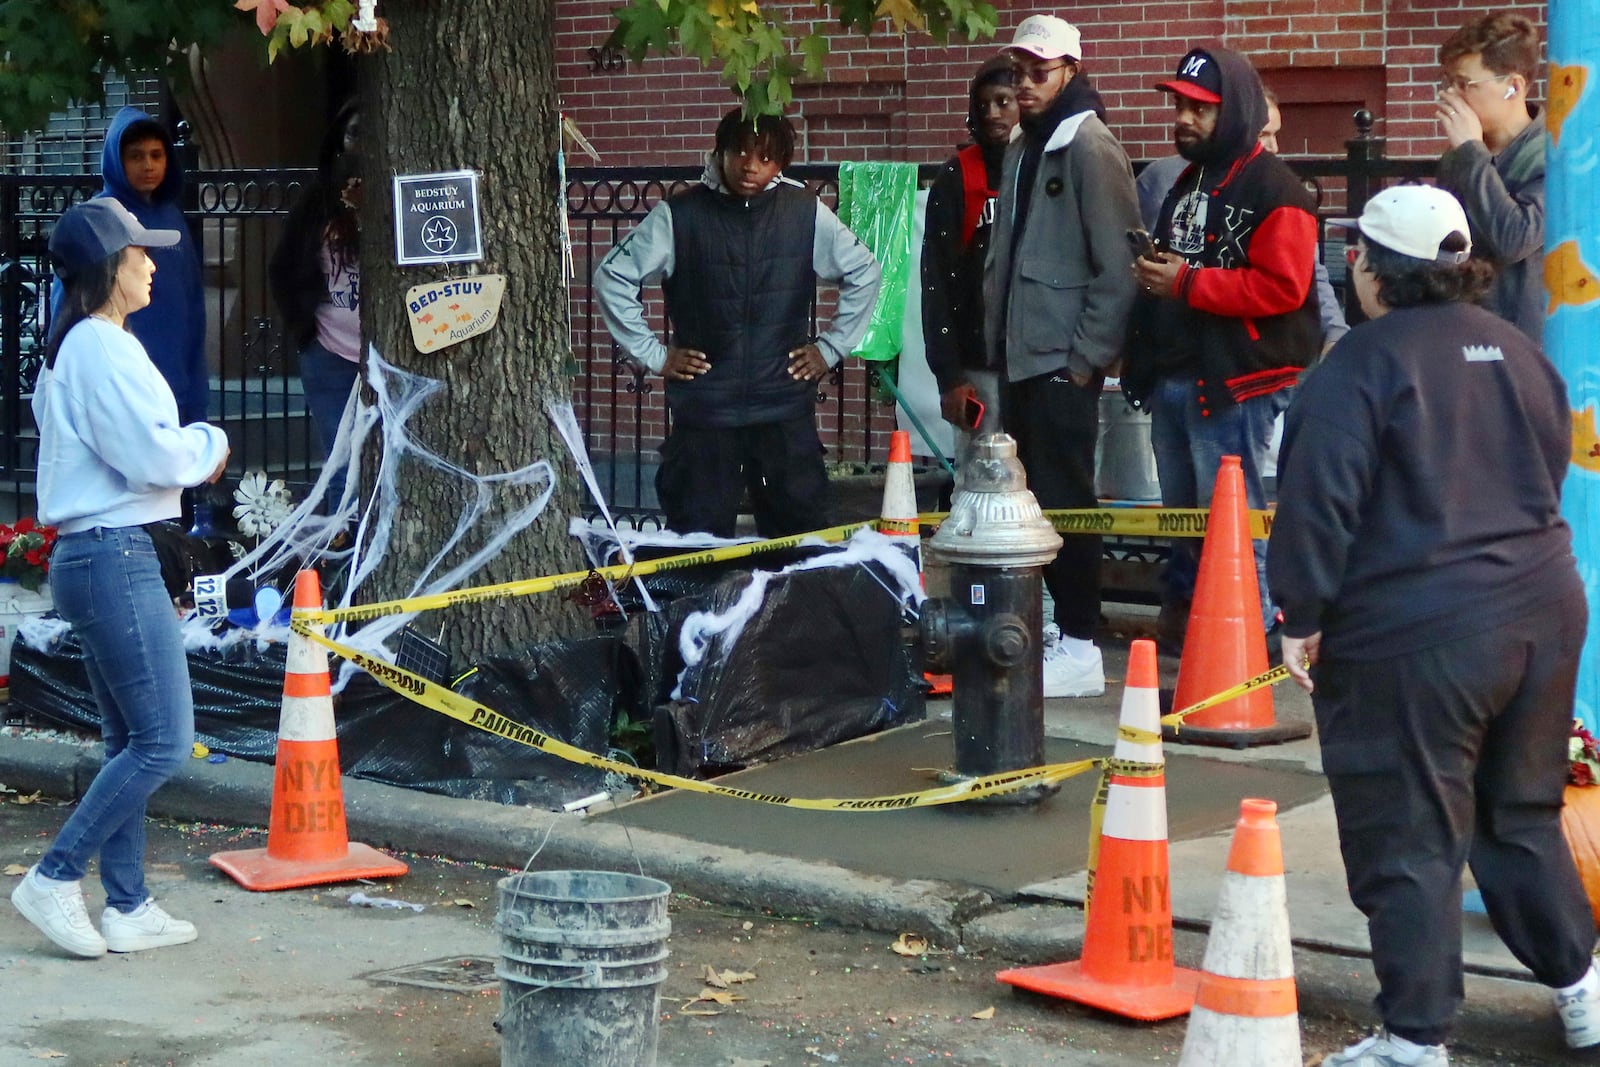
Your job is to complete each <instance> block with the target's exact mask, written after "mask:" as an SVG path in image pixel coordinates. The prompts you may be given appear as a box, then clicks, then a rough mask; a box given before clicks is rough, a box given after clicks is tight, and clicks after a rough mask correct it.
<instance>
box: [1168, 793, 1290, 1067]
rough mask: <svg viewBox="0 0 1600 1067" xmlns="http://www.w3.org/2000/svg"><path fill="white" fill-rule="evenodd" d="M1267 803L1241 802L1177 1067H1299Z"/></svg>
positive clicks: (1277, 860) (1279, 874) (1276, 845)
mask: <svg viewBox="0 0 1600 1067" xmlns="http://www.w3.org/2000/svg"><path fill="white" fill-rule="evenodd" d="M1277 810H1278V805H1276V804H1274V803H1273V802H1272V801H1270V800H1250V799H1246V800H1242V801H1240V802H1239V822H1238V824H1237V825H1235V826H1234V829H1233V845H1232V847H1231V848H1230V849H1229V850H1228V870H1227V873H1225V874H1224V875H1223V876H1222V891H1221V892H1220V893H1219V894H1218V899H1217V913H1216V916H1215V918H1214V919H1213V920H1212V923H1211V936H1210V937H1209V938H1207V940H1206V958H1205V963H1204V965H1203V966H1202V968H1201V970H1202V971H1203V972H1204V973H1203V974H1202V975H1201V977H1200V989H1199V991H1198V992H1197V993H1196V994H1195V1000H1194V1012H1193V1014H1191V1015H1190V1016H1189V1033H1188V1035H1187V1036H1186V1037H1185V1038H1184V1042H1183V1056H1182V1058H1181V1059H1180V1060H1179V1061H1178V1064H1179V1067H1213V1065H1215V1064H1219V1063H1226V1064H1229V1065H1231V1067H1300V1064H1301V1062H1302V1060H1301V1058H1300V1014H1299V1003H1298V999H1297V996H1296V993H1295V985H1294V957H1293V953H1292V949H1291V948H1290V944H1289V910H1288V904H1287V900H1286V898H1285V895H1284V884H1283V842H1282V840H1281V839H1280V838H1279V836H1278V821H1277V819H1275V818H1274V817H1273V816H1274V814H1275V813H1276V812H1277Z"/></svg>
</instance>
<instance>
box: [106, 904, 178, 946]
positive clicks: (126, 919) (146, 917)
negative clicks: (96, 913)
mask: <svg viewBox="0 0 1600 1067" xmlns="http://www.w3.org/2000/svg"><path fill="white" fill-rule="evenodd" d="M100 929H101V930H102V931H104V933H105V935H106V947H107V948H109V949H110V950H111V951H112V952H142V951H144V950H145V949H147V948H166V947H167V946H169V945H186V944H188V943H189V942H190V941H193V940H194V939H195V938H197V937H199V936H200V932H199V931H198V930H196V929H195V928H194V923H192V922H186V921H185V920H183V919H174V918H173V917H172V916H170V915H168V914H167V913H166V912H165V911H163V910H162V908H161V905H160V904H157V903H156V902H155V900H153V899H146V900H145V902H144V903H143V904H140V905H139V906H138V907H137V908H135V909H134V910H132V911H127V912H123V911H118V910H117V909H116V908H107V909H106V910H105V914H104V915H101V916H100Z"/></svg>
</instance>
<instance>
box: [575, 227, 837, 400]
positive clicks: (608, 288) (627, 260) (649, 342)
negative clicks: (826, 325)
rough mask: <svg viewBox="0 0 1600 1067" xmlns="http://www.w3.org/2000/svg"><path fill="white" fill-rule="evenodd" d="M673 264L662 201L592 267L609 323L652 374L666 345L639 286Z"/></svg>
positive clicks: (665, 272)
mask: <svg viewBox="0 0 1600 1067" xmlns="http://www.w3.org/2000/svg"><path fill="white" fill-rule="evenodd" d="M673 266H674V264H673V236H672V209H671V208H669V207H668V206H667V205H666V203H665V202H664V201H663V202H662V203H659V204H657V205H656V206H655V207H654V208H653V209H651V211H650V214H648V215H646V216H645V217H644V221H643V222H641V223H639V225H638V226H636V227H634V229H633V232H632V233H630V234H628V236H627V237H624V238H623V239H622V241H621V242H619V243H618V244H617V245H615V246H614V247H613V248H612V249H611V251H609V252H607V253H606V257H605V258H604V259H602V260H601V261H600V266H598V267H596V268H595V272H594V295H595V296H596V297H597V298H598V299H599V301H600V314H601V315H602V316H603V317H604V318H605V320H606V328H607V329H609V330H610V331H611V336H612V337H614V338H616V341H617V344H619V345H621V346H622V350H623V351H624V352H626V353H627V354H628V355H629V356H630V357H632V358H633V359H636V360H638V361H639V362H640V363H642V364H643V365H644V366H645V368H646V369H648V370H649V371H650V373H652V374H660V373H661V368H662V367H664V366H665V365H666V362H667V348H666V346H665V345H663V344H662V343H661V339H660V338H659V337H657V336H656V335H655V332H654V331H653V330H651V329H650V324H649V322H647V321H646V320H645V316H644V300H643V298H642V295H641V290H642V289H643V288H644V287H645V285H647V284H649V283H651V282H657V281H660V280H661V279H662V278H668V277H671V276H672V269H673ZM843 304H844V301H843V299H842V298H841V300H840V306H841V307H842V306H843Z"/></svg>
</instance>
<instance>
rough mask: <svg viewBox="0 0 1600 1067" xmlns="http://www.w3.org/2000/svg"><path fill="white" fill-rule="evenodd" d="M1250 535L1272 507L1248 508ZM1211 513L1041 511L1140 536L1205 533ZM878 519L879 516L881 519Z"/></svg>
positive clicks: (1087, 527) (1066, 523)
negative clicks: (1267, 509) (1251, 509)
mask: <svg viewBox="0 0 1600 1067" xmlns="http://www.w3.org/2000/svg"><path fill="white" fill-rule="evenodd" d="M1248 514H1249V517H1250V536H1251V537H1252V538H1255V539H1257V540H1265V539H1266V538H1267V537H1269V536H1271V534H1272V517H1273V512H1271V511H1250V512H1249V513H1248ZM1210 515H1211V513H1210V512H1209V511H1207V510H1206V509H1204V508H1151V507H1120V508H1054V509H1051V510H1048V511H1046V512H1045V513H1044V517H1045V518H1047V519H1049V520H1050V524H1051V525H1052V526H1054V527H1055V528H1056V531H1057V532H1058V533H1064V534H1073V533H1090V534H1132V535H1136V536H1143V537H1204V536H1205V535H1206V521H1207V520H1208V519H1209V518H1210ZM949 517H950V513H949V512H947V511H928V512H923V513H922V514H921V515H918V516H917V519H918V521H919V523H921V524H922V525H926V526H937V525H938V524H939V523H941V522H943V521H944V520H945V519H947V518H949ZM880 521H881V520H880Z"/></svg>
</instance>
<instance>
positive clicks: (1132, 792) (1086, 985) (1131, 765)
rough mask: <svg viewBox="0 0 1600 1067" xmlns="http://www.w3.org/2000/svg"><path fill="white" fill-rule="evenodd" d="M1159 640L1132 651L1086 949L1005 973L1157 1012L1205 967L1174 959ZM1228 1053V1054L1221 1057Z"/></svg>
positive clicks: (1185, 991) (1174, 1007)
mask: <svg viewBox="0 0 1600 1067" xmlns="http://www.w3.org/2000/svg"><path fill="white" fill-rule="evenodd" d="M1158 686H1159V678H1158V676H1157V673H1156V646H1155V642H1154V641H1135V642H1134V643H1133V646H1132V647H1131V648H1130V649H1129V652H1128V681H1127V687H1126V688H1125V689H1124V690H1123V694H1122V724H1121V727H1120V728H1119V729H1118V731H1117V746H1116V749H1115V750H1114V751H1113V753H1112V766H1111V769H1110V773H1109V774H1108V785H1107V788H1106V797H1105V816H1104V819H1103V824H1102V826H1101V829H1100V840H1099V845H1098V848H1097V849H1096V848H1091V861H1090V862H1091V866H1092V868H1093V870H1092V871H1091V879H1092V881H1091V882H1090V889H1089V899H1088V902H1087V907H1088V923H1087V926H1086V928H1085V931H1084V937H1083V958H1082V959H1081V960H1078V961H1076V962H1073V963H1056V964H1051V965H1049V966H1046V967H1021V968H1017V969H1014V970H1009V971H1001V972H1000V973H999V974H998V975H996V976H995V977H997V978H998V979H999V980H1000V981H1002V982H1006V983H1008V984H1010V985H1014V986H1016V987H1018V988H1019V989H1027V990H1030V991H1032V992H1035V993H1044V994H1046V995H1049V996H1054V997H1061V998H1062V999H1064V1000H1072V1001H1076V1002H1078V1003H1080V1004H1088V1005H1090V1006H1091V1007H1095V1008H1100V1009H1102V1010H1104V1011H1109V1012H1114V1013H1116V1014H1117V1015H1122V1016H1125V1017H1127V1018H1130V1019H1140V1020H1143V1021H1146V1022H1151V1021H1154V1020H1157V1019H1170V1018H1172V1017H1174V1016H1177V1015H1182V1014H1184V1013H1185V1012H1187V1011H1188V1010H1189V1008H1190V1006H1191V1005H1192V1004H1193V1003H1194V995H1195V986H1196V985H1197V984H1198V983H1199V981H1200V974H1199V972H1198V971H1192V970H1188V969H1186V968H1182V967H1178V966H1176V965H1174V963H1173V960H1172V898H1171V894H1170V892H1169V884H1168V880H1167V785H1166V772H1165V761H1164V759H1163V756H1162V752H1161V696H1160V690H1159V688H1158ZM1219 1062H1221V1061H1219Z"/></svg>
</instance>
